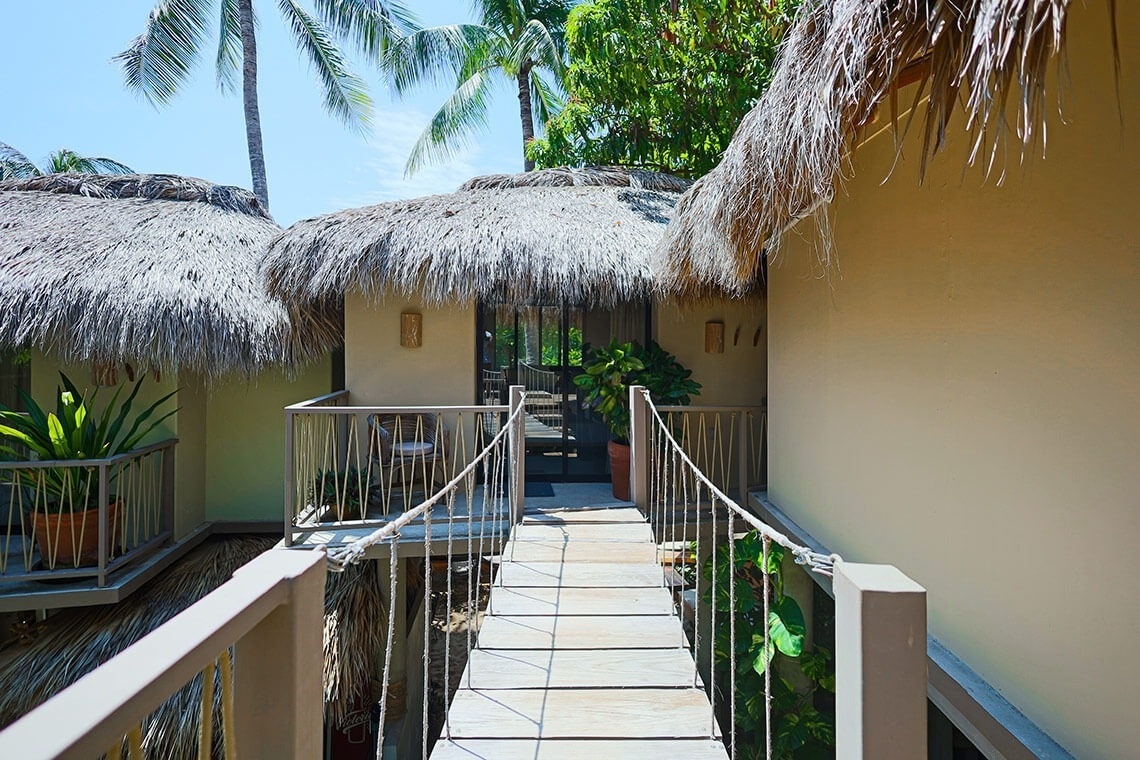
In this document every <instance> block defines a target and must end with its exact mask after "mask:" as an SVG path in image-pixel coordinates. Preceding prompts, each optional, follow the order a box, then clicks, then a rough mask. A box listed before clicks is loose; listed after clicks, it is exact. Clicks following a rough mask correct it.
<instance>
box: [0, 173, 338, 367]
mask: <svg viewBox="0 0 1140 760" xmlns="http://www.w3.org/2000/svg"><path fill="white" fill-rule="evenodd" d="M279 231H280V228H279V227H278V226H277V225H276V224H274V223H273V220H272V219H271V218H270V217H269V215H268V213H266V211H265V210H264V209H263V208H262V207H261V204H260V203H259V202H258V201H257V199H256V198H255V197H254V196H253V195H251V194H250V193H248V192H247V191H245V190H241V189H239V188H235V187H223V186H218V185H212V184H210V183H208V182H203V181H202V180H197V179H188V178H185V177H176V176H171V175H69V174H56V175H48V176H45V177H35V178H31V179H24V180H8V181H3V182H0V303H2V304H3V306H2V307H0V346H4V347H15V346H33V347H36V348H39V349H42V350H44V351H47V352H49V353H51V354H54V355H56V356H58V357H59V358H60V359H61V360H63V361H66V362H88V361H100V362H129V363H132V364H137V365H140V366H142V367H144V368H145V367H147V366H153V367H155V368H159V369H164V370H179V369H185V370H189V371H193V372H198V373H201V374H202V375H204V376H206V377H217V376H218V375H221V374H223V373H225V372H228V371H235V370H236V371H242V372H245V373H247V374H252V373H254V372H257V371H258V370H260V369H262V368H264V367H267V366H275V365H278V366H280V365H285V366H288V365H293V364H296V363H301V362H304V361H306V360H308V359H311V358H314V357H316V356H319V355H320V354H321V353H323V352H324V351H326V350H328V349H329V348H331V347H333V346H335V345H337V344H338V342H339V340H340V336H339V328H338V326H337V322H336V320H335V319H333V318H332V316H331V315H330V314H327V313H313V314H309V315H308V318H307V320H306V321H305V322H303V323H300V324H296V325H295V324H294V323H292V322H291V321H290V319H289V315H288V312H287V311H286V309H285V308H284V306H283V305H282V304H280V303H279V302H277V301H275V300H274V299H272V298H270V297H268V296H267V295H266V294H265V292H264V287H263V285H262V281H261V279H260V275H259V273H258V262H259V260H260V258H261V256H262V255H263V254H264V250H265V246H266V245H267V244H268V242H269V240H270V239H272V238H273V236H274V235H276V234H277V233H278V232H279Z"/></svg>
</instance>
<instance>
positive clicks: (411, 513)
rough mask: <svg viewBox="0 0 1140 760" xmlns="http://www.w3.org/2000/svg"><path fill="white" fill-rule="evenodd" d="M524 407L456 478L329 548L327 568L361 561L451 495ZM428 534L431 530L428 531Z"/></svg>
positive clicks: (338, 569) (520, 409)
mask: <svg viewBox="0 0 1140 760" xmlns="http://www.w3.org/2000/svg"><path fill="white" fill-rule="evenodd" d="M523 410H524V407H523V406H519V407H518V408H517V409H515V410H514V412H512V413H511V415H510V416H509V417H508V418H507V421H506V423H505V424H503V426H502V427H501V428H500V429H499V432H498V433H496V434H495V437H494V438H492V439H491V442H490V443H488V444H487V445H486V446H485V447H484V448H483V450H482V451H481V452H479V454H478V455H477V456H476V457H475V458H474V459H472V460H471V461H470V462H469V463H468V464H467V466H466V467H464V468H463V469H462V470H461V471H460V472H459V473H458V474H457V475H456V476H455V477H453V478H452V479H451V480H449V481H448V482H447V483H446V484H445V485H443V486H442V487H441V488H440V489H439V490H438V491H436V492H435V494H433V495H432V496H431V497H430V498H428V499H426V500H425V501H423V502H421V503H420V504H419V505H418V506H416V507H414V508H413V509H410V510H408V511H407V512H404V513H402V514H400V516H399V517H397V518H396V519H394V520H392V521H391V522H389V523H386V524H385V525H383V526H381V527H379V528H377V529H376V530H374V531H373V532H372V533H369V534H368V535H367V536H364V537H363V538H359V539H357V540H356V541H353V542H352V543H351V544H347V545H345V546H341V547H336V548H333V549H330V550H329V552H328V560H329V570H331V571H332V572H342V571H343V570H344V569H345V568H346V567H348V566H349V565H351V564H355V563H357V562H359V561H360V560H362V559H363V558H364V556H365V554H366V553H367V551H368V549H369V548H370V547H372V546H375V545H376V544H379V543H381V542H382V541H387V540H389V539H391V538H392V537H394V536H396V535H397V534H398V533H399V532H400V529H401V528H403V527H405V526H406V525H408V524H409V523H411V522H413V521H414V520H416V519H417V518H419V517H421V516H423V515H424V514H425V513H427V512H429V511H430V510H431V509H432V508H433V507H435V506H436V505H437V504H439V503H440V501H442V500H443V499H444V497H446V496H448V495H450V494H453V493H454V492H455V490H456V489H458V488H459V487H460V485H461V484H463V483H464V481H465V480H467V479H469V478H471V477H472V476H474V474H475V470H476V468H477V467H479V466H485V465H486V464H487V462H488V460H489V458H490V455H491V453H492V452H494V451H497V450H498V449H500V448H501V447H502V443H503V441H504V439H505V438H506V437H507V435H508V433H509V432H510V430H511V427H512V425H513V423H514V422H515V420H516V419H517V418H518V416H519V415H520V414H522V413H523ZM428 533H429V534H430V531H429V532H428Z"/></svg>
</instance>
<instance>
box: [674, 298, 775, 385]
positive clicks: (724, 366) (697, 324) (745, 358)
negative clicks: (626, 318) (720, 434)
mask: <svg viewBox="0 0 1140 760" xmlns="http://www.w3.org/2000/svg"><path fill="white" fill-rule="evenodd" d="M765 320H766V316H765V310H764V301H763V299H762V298H761V297H760V296H754V297H750V298H747V299H741V300H727V299H726V300H723V301H712V302H705V303H698V304H692V305H683V306H682V305H678V304H677V303H676V302H673V301H671V300H659V301H658V302H657V303H655V304H654V306H653V338H654V340H656V341H657V342H658V343H660V344H661V346H662V347H663V348H664V349H665V350H667V351H669V352H671V353H673V354H675V355H676V357H677V359H678V361H680V362H681V364H683V365H685V366H686V367H688V368H689V369H691V370H692V371H693V379H694V380H696V381H697V382H699V383H700V384H701V386H702V387H701V394H700V395H699V396H697V397H696V398H694V399H693V403H694V404H700V405H703V406H758V405H760V404H762V403H763V401H764V397H765V396H766V395H767V394H768V384H767V375H768V352H767V345H768V331H767V328H766V326H765V324H764V323H765ZM713 321H720V322H724V353H722V354H709V353H705V322H713ZM737 329H739V330H740V337H739V339H738V340H736V341H735V344H734V340H733V339H734V336H735V335H736V331H737ZM757 330H759V331H760V336H759V339H758V341H757V343H756V345H755V346H754V345H752V342H753V339H755V338H756V331H757Z"/></svg>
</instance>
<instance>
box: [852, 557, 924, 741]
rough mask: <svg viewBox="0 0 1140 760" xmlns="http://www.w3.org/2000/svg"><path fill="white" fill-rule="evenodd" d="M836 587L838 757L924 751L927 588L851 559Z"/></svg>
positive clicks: (886, 567)
mask: <svg viewBox="0 0 1140 760" xmlns="http://www.w3.org/2000/svg"><path fill="white" fill-rule="evenodd" d="M834 589H835V687H836V690H835V748H836V757H837V758H840V760H843V759H844V758H865V757H873V758H882V759H883V760H893V758H899V759H900V760H902V759H903V758H914V757H925V756H926V749H927V748H926V589H924V588H923V587H922V586H920V585H918V584H917V583H915V582H914V581H913V580H911V579H910V578H908V577H907V576H906V575H904V574H903V573H902V572H901V571H900V570H899V569H898V568H896V567H893V566H891V565H863V564H855V563H849V562H837V563H836V564H835V580H834Z"/></svg>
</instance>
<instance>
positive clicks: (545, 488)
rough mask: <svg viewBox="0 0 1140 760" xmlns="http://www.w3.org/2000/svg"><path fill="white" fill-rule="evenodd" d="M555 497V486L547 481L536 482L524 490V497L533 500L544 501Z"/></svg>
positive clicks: (529, 483) (527, 485)
mask: <svg viewBox="0 0 1140 760" xmlns="http://www.w3.org/2000/svg"><path fill="white" fill-rule="evenodd" d="M553 495H554V486H552V485H550V484H549V483H547V482H545V481H540V480H535V481H530V482H528V483H527V484H526V487H525V488H524V489H523V496H529V497H530V498H532V499H544V498H548V497H551V496H553Z"/></svg>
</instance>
